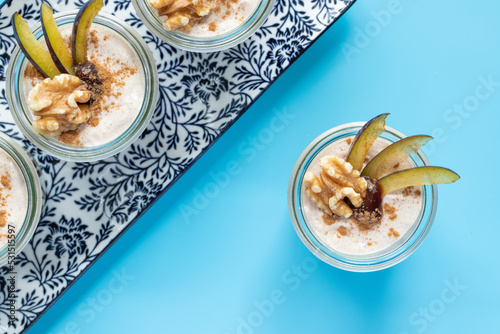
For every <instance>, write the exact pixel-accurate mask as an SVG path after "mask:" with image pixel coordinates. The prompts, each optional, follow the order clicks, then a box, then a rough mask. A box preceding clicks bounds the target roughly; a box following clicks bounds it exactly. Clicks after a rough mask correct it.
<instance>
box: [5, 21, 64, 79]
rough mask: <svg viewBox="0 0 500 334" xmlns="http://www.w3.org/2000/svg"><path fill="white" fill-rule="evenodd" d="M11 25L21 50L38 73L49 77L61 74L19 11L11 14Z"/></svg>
mask: <svg viewBox="0 0 500 334" xmlns="http://www.w3.org/2000/svg"><path fill="white" fill-rule="evenodd" d="M12 26H13V27H14V36H15V38H16V40H17V44H18V45H19V47H20V48H21V51H23V53H24V55H25V56H26V58H27V59H28V60H29V61H30V62H31V64H33V66H34V67H35V68H36V69H37V70H38V71H39V72H40V73H42V74H43V75H44V76H46V77H49V78H53V77H55V76H56V75H58V74H61V72H60V71H59V69H58V68H57V66H56V64H55V63H54V61H53V60H52V57H51V56H50V52H49V51H48V50H47V49H46V48H44V47H43V45H42V44H41V43H40V42H39V41H38V40H37V39H36V38H35V36H34V35H33V33H32V32H31V30H30V28H29V26H28V24H27V23H26V21H25V20H24V19H23V17H22V16H21V15H20V14H19V13H14V15H12Z"/></svg>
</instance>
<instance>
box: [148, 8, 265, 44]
mask: <svg viewBox="0 0 500 334" xmlns="http://www.w3.org/2000/svg"><path fill="white" fill-rule="evenodd" d="M260 2H261V0H149V3H150V4H151V6H152V7H153V8H154V9H155V10H156V11H157V13H158V16H159V18H160V20H161V21H162V22H163V27H164V28H165V29H166V30H168V31H173V30H177V31H180V32H182V33H185V34H187V35H190V36H194V37H204V38H210V37H216V36H219V35H221V34H224V33H226V32H229V31H231V30H234V29H236V28H237V27H239V26H240V25H242V24H243V23H244V22H245V21H246V20H247V19H248V18H249V17H250V16H251V15H252V14H253V12H254V11H255V9H256V8H257V7H258V6H259V4H260Z"/></svg>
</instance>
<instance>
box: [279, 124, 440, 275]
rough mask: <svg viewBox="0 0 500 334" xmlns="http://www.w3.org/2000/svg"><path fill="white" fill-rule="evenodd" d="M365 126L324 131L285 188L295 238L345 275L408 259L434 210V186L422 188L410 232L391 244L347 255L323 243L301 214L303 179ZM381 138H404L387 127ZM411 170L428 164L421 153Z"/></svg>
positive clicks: (418, 243)
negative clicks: (333, 147) (320, 156)
mask: <svg viewBox="0 0 500 334" xmlns="http://www.w3.org/2000/svg"><path fill="white" fill-rule="evenodd" d="M364 124H365V123H364V122H355V123H347V124H344V125H340V126H338V127H335V128H333V129H331V130H328V131H326V132H325V133H323V134H321V135H320V136H319V137H317V138H316V139H314V140H313V141H312V143H310V144H309V145H308V146H307V147H306V149H305V150H304V151H303V152H302V154H301V155H300V157H299V158H298V160H297V162H296V163H295V166H294V168H293V171H292V175H291V177H290V182H289V184H288V211H289V213H290V217H291V219H292V223H293V226H294V228H295V231H296V232H297V235H298V236H299V237H300V239H301V240H302V242H303V243H304V245H305V246H306V247H307V248H308V249H309V250H310V251H311V252H312V253H313V254H314V255H315V256H317V257H318V258H319V259H321V260H322V261H324V262H326V263H328V264H330V265H332V266H334V267H337V268H340V269H344V270H348V271H355V272H369V271H376V270H381V269H385V268H389V267H391V266H393V265H395V264H397V263H399V262H401V261H403V260H404V259H406V258H407V257H408V256H410V255H411V254H412V253H413V252H414V251H415V250H416V249H417V248H418V247H419V246H420V244H421V243H422V242H423V240H424V239H425V238H426V236H427V234H428V233H429V230H430V229H431V227H432V223H433V221H434V217H435V215H436V209H437V198H438V195H437V186H436V185H426V186H422V204H421V209H420V213H419V215H418V218H417V219H416V221H415V222H414V223H413V224H412V227H411V228H410V230H409V231H408V232H407V233H405V234H404V235H403V236H402V237H401V238H400V239H398V240H397V241H395V242H394V243H393V244H391V245H390V246H388V247H387V248H384V249H382V250H380V251H377V252H374V253H369V254H364V255H349V254H344V253H340V252H338V251H336V250H335V249H332V248H331V247H329V246H328V245H327V244H326V243H324V242H323V241H322V240H321V238H320V237H319V236H318V235H317V233H316V232H315V231H314V229H313V228H312V226H311V224H310V223H309V222H308V219H307V217H306V216H305V214H304V210H303V202H302V200H303V196H302V192H303V186H302V182H303V178H304V174H305V173H306V171H307V170H308V168H309V166H310V164H311V162H312V161H313V160H314V159H315V157H316V156H318V154H320V153H321V152H322V151H323V150H325V149H326V148H327V147H328V146H329V145H330V144H332V143H335V142H338V141H342V140H345V139H347V138H354V137H355V136H356V134H357V133H358V131H359V130H360V129H361V128H362V127H363V125H364ZM385 129H386V131H385V132H384V133H382V134H381V135H380V138H381V139H382V140H384V141H386V142H388V143H394V142H396V141H398V140H400V139H402V138H404V137H406V136H405V135H404V134H402V133H401V132H399V131H397V130H395V129H393V128H391V127H388V126H386V127H385ZM410 160H411V163H412V164H413V165H414V166H428V165H429V161H428V160H427V157H426V156H425V155H424V153H423V152H422V151H419V152H418V153H417V154H416V155H414V156H413V157H411V158H410Z"/></svg>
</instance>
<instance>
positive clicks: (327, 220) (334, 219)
mask: <svg viewBox="0 0 500 334" xmlns="http://www.w3.org/2000/svg"><path fill="white" fill-rule="evenodd" d="M338 221H339V219H338V217H337V216H333V217H332V216H329V215H327V214H326V213H323V222H324V223H325V224H326V225H332V224H335V223H337V222H338Z"/></svg>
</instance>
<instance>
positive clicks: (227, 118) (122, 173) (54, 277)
mask: <svg viewBox="0 0 500 334" xmlns="http://www.w3.org/2000/svg"><path fill="white" fill-rule="evenodd" d="M354 1H355V0H277V1H276V6H275V8H274V9H273V11H272V13H271V16H270V18H269V20H268V21H267V22H266V23H265V24H264V26H263V27H262V28H261V29H260V30H258V31H257V32H256V33H255V35H254V36H253V37H251V38H250V39H249V40H247V41H246V42H244V43H242V44H240V45H239V46H237V47H234V48H232V49H230V50H228V51H225V52H217V53H212V54H197V53H190V52H184V51H179V50H176V49H174V48H172V47H170V46H169V45H167V44H165V43H163V42H162V41H161V40H160V39H158V38H157V37H156V36H154V35H153V34H152V33H151V32H149V31H148V30H147V29H146V28H145V27H144V25H143V24H142V22H141V21H140V20H139V18H138V17H137V15H136V14H135V12H134V9H133V7H132V5H131V4H130V1H129V0H104V2H105V7H104V9H103V11H105V12H108V13H112V14H113V15H116V16H117V17H119V18H121V19H123V20H125V21H126V22H128V24H130V25H131V26H133V27H134V28H135V29H137V30H138V31H139V32H140V34H141V35H142V36H143V37H144V39H145V41H146V42H147V43H148V45H149V47H150V48H151V50H152V51H153V54H154V56H155V58H156V61H157V67H158V72H159V77H160V100H159V102H158V105H157V107H156V111H155V114H154V116H153V119H152V122H151V124H149V126H148V127H147V129H146V131H145V132H144V134H143V135H142V136H141V137H140V138H139V139H138V140H137V141H136V142H135V143H134V144H133V145H132V146H130V147H129V148H128V149H127V150H125V151H124V152H122V153H120V154H118V155H116V156H114V157H111V158H109V159H106V160H103V161H99V162H95V163H69V162H64V161H60V160H57V159H55V158H52V157H50V156H48V155H46V154H43V153H42V152H41V151H40V150H38V149H37V148H36V147H34V146H33V145H32V144H31V143H29V142H28V141H27V140H26V139H24V137H23V136H22V134H21V133H20V132H19V130H18V129H17V127H16V126H15V124H14V123H13V121H12V118H11V115H10V112H9V110H8V105H7V100H6V98H5V72H6V67H7V63H8V61H9V55H10V54H11V53H12V50H13V49H14V46H15V40H14V36H13V32H12V28H11V26H10V18H11V16H12V14H13V13H14V12H15V11H18V12H20V13H21V14H22V16H23V17H24V18H25V19H27V21H28V23H29V24H30V25H33V24H34V23H35V22H37V21H38V20H39V19H40V17H39V7H40V0H23V1H21V0H7V1H6V2H5V3H4V4H3V6H2V7H1V8H0V130H1V131H3V132H4V133H6V134H8V135H9V136H11V137H12V138H14V139H16V140H18V141H19V142H21V144H22V145H24V147H25V148H26V150H27V151H28V152H29V153H30V154H31V155H32V156H33V157H34V159H35V160H36V162H37V163H38V165H39V167H40V169H41V182H42V188H43V191H44V194H45V205H44V208H43V210H42V217H41V220H40V223H39V226H38V229H37V230H36V232H35V235H34V237H33V238H32V240H31V242H30V243H29V245H28V246H27V247H26V248H25V250H24V251H23V252H22V253H21V254H20V255H19V256H18V257H17V264H16V292H15V298H14V299H13V300H14V301H15V307H16V309H15V316H16V321H15V327H13V326H9V325H8V317H9V315H10V308H9V307H10V305H11V300H12V299H9V296H8V286H9V283H8V281H7V279H8V275H9V274H10V273H9V270H8V268H7V267H3V268H0V333H7V332H8V333H21V332H24V331H26V330H27V329H28V328H29V327H30V325H32V324H33V323H34V322H35V321H36V320H37V319H38V318H39V317H40V316H41V315H42V314H43V313H44V312H45V311H46V310H47V309H48V308H49V307H50V306H51V305H52V304H53V303H54V302H55V301H56V300H57V299H58V298H59V296H61V294H62V293H63V292H64V291H66V289H68V288H69V287H70V286H71V284H73V283H74V282H75V281H76V280H77V279H78V278H79V277H80V275H82V274H83V273H84V272H85V271H86V270H87V269H88V268H89V267H90V265H92V264H93V263H94V262H95V261H96V260H97V259H98V258H99V256H101V255H102V254H103V253H104V252H105V251H106V250H107V249H108V247H110V246H111V245H112V244H113V242H114V241H116V240H117V239H118V238H119V237H120V236H121V235H122V233H124V232H125V231H126V230H127V229H128V228H129V227H130V226H131V225H132V224H133V223H134V222H135V221H136V220H137V219H138V218H139V217H140V216H141V215H142V214H143V213H144V212H145V211H146V210H147V209H148V208H149V206H151V205H152V204H153V203H154V202H155V200H156V199H158V198H159V197H160V196H161V195H162V194H164V193H165V191H167V190H168V189H169V188H170V186H172V184H173V183H174V182H175V181H176V180H177V179H178V178H179V177H181V176H182V174H183V173H184V172H185V171H186V170H187V169H188V168H189V167H190V166H191V165H192V164H193V163H194V162H195V161H196V160H197V159H199V158H200V156H201V155H202V154H203V153H204V152H205V151H206V150H207V149H208V148H209V147H210V146H211V145H212V144H213V143H214V142H215V141H216V140H217V139H218V138H219V137H220V136H221V135H222V134H223V133H224V132H225V131H226V130H227V129H228V128H229V127H230V126H231V125H232V124H233V123H234V122H235V121H236V120H237V119H238V118H239V117H240V116H241V115H242V114H243V113H244V112H245V111H246V110H247V109H248V108H249V107H250V105H251V104H252V103H253V102H254V101H255V100H256V99H257V98H258V97H259V96H260V95H261V94H262V93H263V92H264V91H265V90H266V89H267V88H269V86H270V85H271V84H272V83H273V82H274V80H276V78H278V76H279V75H280V74H282V73H283V71H284V70H285V69H286V68H287V67H288V66H290V64H291V63H293V61H294V60H295V59H297V58H298V57H299V56H300V55H301V54H302V53H303V52H304V51H305V50H306V49H307V47H309V46H310V45H311V43H312V42H314V40H315V39H316V38H318V37H319V36H320V35H321V34H322V33H323V32H324V31H325V30H326V29H327V28H328V27H330V26H331V25H332V24H333V23H334V22H335V21H336V20H337V19H338V18H339V17H340V16H341V15H342V14H343V13H344V12H345V11H346V10H347V9H348V8H349V7H350V6H351V5H352V4H353V3H354ZM47 2H48V3H49V4H50V5H51V6H52V7H53V8H54V9H56V10H57V11H64V10H69V9H75V8H79V7H80V6H81V5H82V3H84V2H86V0H76V1H75V2H73V1H70V0H48V1H47Z"/></svg>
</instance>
